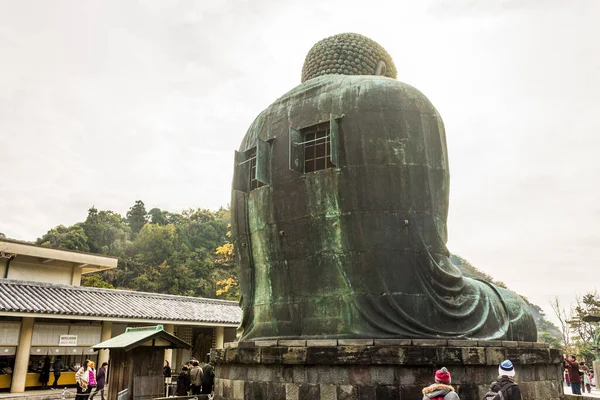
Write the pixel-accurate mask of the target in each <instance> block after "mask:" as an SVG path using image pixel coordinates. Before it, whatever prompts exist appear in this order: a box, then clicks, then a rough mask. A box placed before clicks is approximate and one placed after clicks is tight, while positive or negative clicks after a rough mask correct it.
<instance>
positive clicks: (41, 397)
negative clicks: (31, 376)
mask: <svg viewBox="0 0 600 400" xmlns="http://www.w3.org/2000/svg"><path fill="white" fill-rule="evenodd" d="M63 390H64V388H63V389H57V390H27V391H26V392H25V393H8V392H2V393H0V399H1V400H7V399H19V400H26V399H32V400H56V399H61V398H62V393H63ZM76 394H77V390H76V389H75V388H69V389H67V391H66V393H65V399H74V398H75V395H76ZM98 398H100V397H98Z"/></svg>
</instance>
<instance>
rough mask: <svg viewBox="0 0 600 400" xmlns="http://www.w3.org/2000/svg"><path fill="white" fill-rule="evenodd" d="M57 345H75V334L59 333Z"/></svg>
mask: <svg viewBox="0 0 600 400" xmlns="http://www.w3.org/2000/svg"><path fill="white" fill-rule="evenodd" d="M58 345H59V346H77V335H60V338H59V340H58Z"/></svg>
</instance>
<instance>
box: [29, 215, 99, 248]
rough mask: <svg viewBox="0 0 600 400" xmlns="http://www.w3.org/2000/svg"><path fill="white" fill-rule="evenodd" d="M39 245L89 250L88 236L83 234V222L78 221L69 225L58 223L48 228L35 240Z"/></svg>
mask: <svg viewBox="0 0 600 400" xmlns="http://www.w3.org/2000/svg"><path fill="white" fill-rule="evenodd" d="M36 243H37V244H39V245H41V246H46V247H53V248H57V249H68V250H78V251H89V250H90V248H89V246H88V237H87V235H86V234H85V229H84V227H83V224H82V223H81V222H80V223H78V224H75V225H73V226H70V227H68V228H67V227H66V226H64V225H58V226H57V227H56V228H52V229H50V230H49V231H48V232H46V234H45V235H44V236H42V237H41V238H39V239H38V240H37V242H36Z"/></svg>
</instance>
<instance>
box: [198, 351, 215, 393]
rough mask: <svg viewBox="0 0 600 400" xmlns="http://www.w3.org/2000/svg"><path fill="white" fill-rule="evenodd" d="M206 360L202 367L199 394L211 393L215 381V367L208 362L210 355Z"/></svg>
mask: <svg viewBox="0 0 600 400" xmlns="http://www.w3.org/2000/svg"><path fill="white" fill-rule="evenodd" d="M207 358H208V362H207V363H206V364H204V367H203V368H202V391H201V392H200V394H211V393H212V390H213V385H214V382H215V367H214V366H213V365H212V363H211V362H210V356H207Z"/></svg>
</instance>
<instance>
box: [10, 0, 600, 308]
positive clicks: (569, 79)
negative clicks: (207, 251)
mask: <svg viewBox="0 0 600 400" xmlns="http://www.w3.org/2000/svg"><path fill="white" fill-rule="evenodd" d="M598 21H600V2H598V1H596V0H589V1H585V0H571V1H563V0H529V1H527V0H447V1H444V0H428V1H413V0H396V1H390V2H386V1H379V2H366V1H360V2H359V1H349V0H346V1H338V0H335V1H327V0H303V1H277V0H273V1H271V0H256V1H239V0H219V1H208V0H195V1H162V0H152V1H141V0H140V1H133V0H114V1H106V0H103V1H100V0H95V1H91V0H81V1H77V0H70V1H57V0H37V1H31V0H0V145H1V148H2V150H3V151H2V153H1V154H2V155H1V160H2V161H1V164H0V165H2V168H1V169H0V174H1V175H0V176H1V177H2V180H1V181H0V184H1V192H0V232H4V233H5V234H6V235H7V236H8V237H12V238H16V239H24V240H35V239H36V238H37V237H39V236H40V235H42V234H43V233H45V232H46V231H47V230H48V229H49V228H51V227H53V226H55V225H58V224H65V225H69V224H72V223H75V222H77V221H80V220H82V219H83V218H84V217H85V215H86V212H87V211H86V210H87V209H88V208H89V207H90V206H92V205H95V206H96V207H98V208H101V209H111V210H115V211H118V212H121V213H125V212H126V211H127V209H128V208H129V207H130V206H131V205H132V204H133V202H134V201H135V200H137V199H142V200H143V201H144V202H145V203H146V205H147V207H149V208H151V207H161V208H164V209H167V210H171V211H177V210H181V209H184V208H188V207H204V208H218V207H219V206H221V205H226V204H227V203H228V201H229V191H230V182H231V173H232V153H233V150H234V148H236V147H237V145H238V144H239V142H240V140H241V138H242V136H243V135H244V133H245V131H246V129H247V127H248V126H249V124H250V123H251V122H252V120H253V119H254V117H255V116H256V115H257V114H258V113H259V112H260V111H261V110H262V109H264V108H265V107H266V106H268V105H269V104H270V103H271V102H272V101H273V100H275V99H276V98H277V97H278V96H280V95H281V94H283V93H285V92H286V91H287V90H289V89H291V88H293V87H294V86H296V85H297V84H298V83H299V79H300V70H301V67H302V62H303V59H304V56H305V55H306V53H307V52H308V50H309V49H310V47H311V46H312V45H313V44H314V43H315V42H316V41H318V40H320V39H322V38H324V37H327V36H330V35H332V34H336V33H340V32H348V31H354V32H358V33H362V34H364V35H367V36H369V37H371V38H373V39H375V40H376V41H378V42H379V43H381V44H382V45H383V46H384V47H385V48H386V49H387V50H388V52H389V53H390V54H391V55H392V57H393V58H394V59H395V62H396V65H397V69H398V77H399V79H400V80H402V81H404V82H407V83H409V84H411V85H413V86H416V87H417V88H419V89H420V90H421V91H423V92H424V93H425V94H426V95H427V96H428V97H429V99H430V100H431V101H432V102H433V103H434V104H435V105H436V107H437V108H438V110H439V111H440V113H441V114H442V117H443V118H444V121H445V124H446V130H447V137H448V148H449V151H450V164H451V174H452V181H451V205H450V219H449V234H450V243H449V247H450V249H451V250H452V251H453V252H456V253H458V254H460V255H462V256H463V257H465V258H467V259H469V260H470V261H471V262H473V264H475V265H476V266H477V267H479V268H480V269H482V270H484V271H486V272H488V273H490V274H491V275H493V276H494V277H495V278H497V279H500V280H502V281H504V282H506V283H507V284H508V285H509V286H510V287H511V288H513V289H515V290H517V291H518V292H520V293H522V294H524V295H526V296H528V297H529V298H530V299H532V300H533V301H534V302H537V303H538V304H539V305H541V306H543V307H544V308H545V309H546V310H549V308H548V307H547V305H548V302H549V299H550V298H552V297H553V296H555V295H558V296H561V298H562V299H564V300H565V301H567V302H569V301H571V300H572V299H573V297H574V296H575V294H576V293H579V294H582V293H585V292H586V291H590V290H593V289H595V288H596V286H597V285H598V282H599V279H600V278H598V274H597V271H598V267H597V263H598V259H600V234H599V233H598V232H599V225H600V201H599V200H600V199H599V197H600V196H599V193H600V188H598V183H599V179H598V177H599V175H600V163H599V162H598V161H597V153H598V151H599V150H600V129H599V128H600V122H599V121H600V118H599V111H600V51H599V47H598V38H599V37H600V24H599V23H598Z"/></svg>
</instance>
